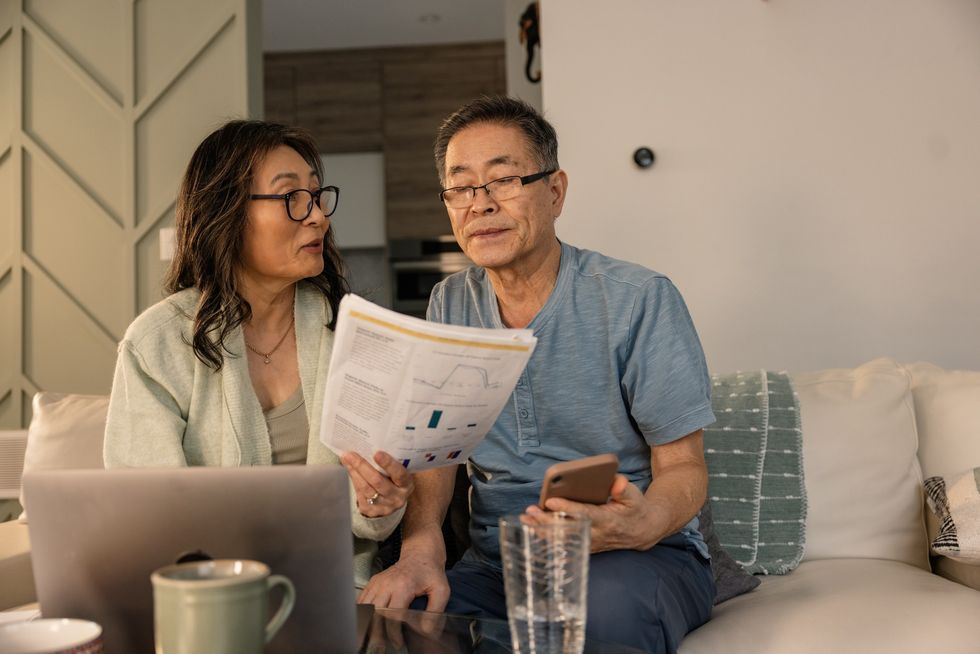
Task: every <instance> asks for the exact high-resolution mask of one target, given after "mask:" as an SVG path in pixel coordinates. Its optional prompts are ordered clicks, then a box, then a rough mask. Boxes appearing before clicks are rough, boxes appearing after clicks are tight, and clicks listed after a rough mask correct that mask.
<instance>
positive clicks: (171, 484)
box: [23, 466, 357, 652]
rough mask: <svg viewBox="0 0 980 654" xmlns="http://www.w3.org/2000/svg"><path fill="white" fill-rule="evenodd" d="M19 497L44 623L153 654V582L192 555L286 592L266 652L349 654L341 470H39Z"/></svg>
mask: <svg viewBox="0 0 980 654" xmlns="http://www.w3.org/2000/svg"><path fill="white" fill-rule="evenodd" d="M23 486H24V493H25V497H26V503H27V504H28V505H29V506H30V507H31V512H30V516H29V522H28V529H29V531H30V538H31V559H32V565H33V568H34V581H35V586H36V588H37V595H38V601H39V602H40V606H41V613H42V615H43V616H44V617H65V618H84V619H88V620H94V621H96V622H98V623H100V624H101V625H102V627H103V637H104V639H105V641H106V647H107V651H110V652H141V651H142V652H151V651H153V588H152V585H151V583H150V573H152V572H153V570H155V569H157V568H160V567H163V566H165V565H169V564H172V563H174V562H176V561H177V559H179V558H180V557H181V556H183V555H185V554H188V553H191V552H203V553H205V554H206V555H208V556H209V557H211V558H215V559H226V558H242V559H253V560H257V561H261V562H263V563H265V564H266V565H268V566H269V568H270V569H271V571H272V573H273V574H282V575H285V576H286V577H288V578H289V579H290V580H291V581H292V582H293V584H294V585H295V587H296V604H295V607H294V609H293V612H292V614H291V615H290V617H289V619H288V620H287V621H286V624H285V626H284V627H283V629H282V630H281V631H280V632H279V634H278V635H277V636H276V637H275V638H274V639H273V641H272V642H271V643H270V644H269V647H268V650H267V651H269V652H294V651H302V652H354V651H356V650H357V643H356V617H355V605H354V578H353V542H352V537H351V527H350V504H349V496H348V493H349V490H348V486H349V483H348V478H347V473H346V471H345V470H344V469H343V468H342V467H339V466H261V467H252V468H203V467H199V468H166V469H164V468H142V469H114V470H60V471H43V472H40V471H39V472H34V473H29V474H27V475H25V476H24V480H23ZM278 603H279V597H278V596H273V597H272V598H271V601H270V604H271V606H273V607H276V606H278Z"/></svg>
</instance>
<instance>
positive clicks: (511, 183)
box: [439, 170, 555, 209]
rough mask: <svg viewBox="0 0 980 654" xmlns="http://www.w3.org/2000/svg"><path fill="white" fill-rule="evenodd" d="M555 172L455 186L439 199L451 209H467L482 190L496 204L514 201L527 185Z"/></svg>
mask: <svg viewBox="0 0 980 654" xmlns="http://www.w3.org/2000/svg"><path fill="white" fill-rule="evenodd" d="M553 172H555V171H554V170H545V171H544V172H540V173H534V174H533V175H525V176H524V177H520V176H518V175H512V176H510V177H501V178H500V179H495V180H493V181H492V182H487V183H486V184H484V185H483V186H454V187H452V188H446V189H443V190H442V191H441V192H440V193H439V199H440V200H442V201H443V202H445V203H446V206H447V207H449V208H450V209H465V208H466V207H469V206H471V205H472V204H473V200H474V199H475V198H476V191H477V189H481V188H482V189H484V190H485V191H486V192H487V195H489V196H490V197H491V198H493V200H494V202H500V201H502V200H512V199H514V198H516V197H517V196H518V195H520V194H521V191H523V190H524V187H525V186H526V185H528V184H530V183H532V182H536V181H538V180H539V179H544V178H545V177H547V176H548V175H550V174H551V173H553Z"/></svg>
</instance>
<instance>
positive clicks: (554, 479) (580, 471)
mask: <svg viewBox="0 0 980 654" xmlns="http://www.w3.org/2000/svg"><path fill="white" fill-rule="evenodd" d="M617 470H619V458H618V457H617V456H616V455H615V454H598V455H596V456H589V457H585V458H584V459H576V460H575V461H564V462H562V463H556V464H554V465H553V466H551V467H549V468H548V469H547V470H546V471H545V473H544V485H543V486H542V487H541V499H540V501H539V502H538V506H540V507H541V508H542V509H543V508H544V503H545V500H547V499H548V498H549V497H563V498H565V499H568V500H572V501H573V502H584V503H587V504H605V503H606V502H607V501H609V491H610V489H612V485H613V481H614V480H615V478H616V471H617Z"/></svg>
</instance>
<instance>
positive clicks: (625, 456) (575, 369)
mask: <svg viewBox="0 0 980 654" xmlns="http://www.w3.org/2000/svg"><path fill="white" fill-rule="evenodd" d="M435 157H436V165H437V169H438V171H439V175H440V179H441V181H442V185H443V187H444V189H445V190H443V192H442V194H441V197H442V199H443V201H444V203H445V204H446V207H447V209H448V212H449V218H450V221H451V222H452V227H453V233H454V234H455V236H456V239H457V240H458V241H459V244H460V246H461V247H462V248H463V251H464V252H465V253H466V254H467V255H468V256H469V257H470V259H472V260H473V262H474V263H475V264H477V267H474V268H470V269H469V270H467V271H464V272H461V273H457V274H455V275H453V276H451V277H449V278H448V279H446V280H444V281H443V282H442V283H440V284H439V285H438V286H436V288H435V289H434V290H433V292H432V297H431V300H430V303H429V310H428V317H429V319H430V320H434V321H438V322H445V323H452V324H459V325H472V326H479V327H494V328H503V327H526V328H529V329H532V330H533V331H534V333H535V335H536V336H537V337H538V345H537V348H536V349H535V351H534V354H533V356H532V357H531V360H530V361H529V363H528V365H527V368H526V369H525V371H524V373H523V374H522V375H521V378H520V380H519V381H518V383H517V387H516V388H515V390H514V393H513V396H512V399H511V402H509V403H508V405H507V407H506V408H505V409H504V411H503V412H502V413H501V415H500V417H499V418H498V419H497V422H496V424H495V425H494V427H493V428H492V429H491V431H490V433H489V434H488V435H487V437H486V439H485V440H484V441H483V442H482V443H481V444H480V446H479V447H478V448H477V450H476V451H475V452H474V454H473V456H472V457H471V459H470V461H469V466H468V472H469V476H470V480H471V482H472V494H471V500H470V501H471V521H470V535H471V540H472V547H471V548H470V549H469V550H468V551H467V552H466V553H465V554H464V556H463V559H462V560H461V561H460V562H459V563H457V564H456V565H455V566H454V567H453V568H452V570H450V571H449V572H448V575H447V573H446V572H445V571H444V565H445V560H446V554H445V544H444V542H443V539H442V534H441V531H440V525H441V523H442V520H443V516H444V514H445V510H446V506H447V504H448V502H449V500H450V498H451V495H452V492H453V480H454V474H455V472H454V470H453V469H452V468H440V469H437V470H433V471H429V472H424V473H420V474H418V475H416V490H415V494H414V496H413V497H412V498H411V500H410V502H409V505H408V509H407V511H406V514H405V520H404V523H403V525H404V529H403V543H402V550H401V559H400V560H399V562H398V563H397V564H395V565H394V566H392V567H391V568H389V569H388V570H386V571H385V572H382V573H380V574H378V575H376V576H375V577H373V578H372V579H371V581H370V583H369V584H368V585H367V587H366V588H365V589H364V591H363V592H362V594H361V596H360V601H362V602H368V603H373V604H376V605H379V606H392V607H405V606H408V605H409V604H410V603H412V602H413V600H414V599H415V598H416V597H421V596H425V597H424V598H422V599H424V600H427V608H428V609H429V610H435V611H439V610H445V611H447V612H449V613H460V614H469V615H483V616H491V617H497V618H503V617H505V616H506V607H505V601H504V589H503V580H502V574H501V567H500V552H499V543H498V540H497V539H498V529H497V520H498V518H499V517H500V516H501V515H505V514H511V513H518V512H521V511H524V510H525V509H527V511H528V512H535V511H538V510H539V509H537V508H535V507H530V506H529V505H533V504H534V503H535V501H536V500H537V496H538V493H539V492H540V489H541V482H542V478H543V475H544V471H545V469H546V468H547V467H548V466H549V465H551V464H552V463H554V462H556V461H567V460H572V459H576V458H580V457H583V456H590V455H593V454H599V453H603V452H615V453H616V454H617V455H618V456H619V459H620V470H619V472H620V473H621V474H619V475H617V477H616V481H615V483H614V484H613V487H612V493H611V495H612V497H611V499H610V500H609V502H608V503H607V504H605V505H601V506H593V505H586V504H578V503H575V502H571V501H568V500H564V499H559V498H553V499H550V500H548V503H547V509H548V510H551V511H566V512H569V513H576V514H585V515H587V516H589V517H590V518H591V519H592V552H593V555H592V557H591V559H590V563H589V601H588V617H587V625H586V634H587V636H588V637H590V638H597V639H600V640H605V641H613V642H620V643H625V644H628V645H631V646H634V647H638V648H641V649H644V650H648V651H656V652H673V651H674V650H675V649H676V648H677V646H678V644H679V642H680V640H681V639H682V638H683V636H684V634H686V633H687V632H688V631H690V630H691V629H693V628H695V627H697V626H699V625H701V624H703V623H704V622H705V621H707V620H708V618H709V616H710V612H711V605H712V600H713V597H714V590H715V589H714V582H713V579H712V576H711V570H710V566H709V563H708V555H707V548H706V547H705V545H704V542H703V540H702V539H701V536H700V534H699V532H698V531H697V520H696V518H695V515H696V513H697V512H698V510H699V509H700V507H701V505H702V504H703V502H704V499H705V494H706V489H707V471H706V469H705V464H704V453H703V445H702V429H703V427H705V426H706V425H708V424H711V423H712V422H713V421H714V415H713V414H712V412H711V403H710V382H709V377H708V374H707V369H706V366H705V361H704V355H703V352H702V350H701V345H700V342H699V340H698V337H697V334H696V332H695V330H694V326H693V324H692V323H691V319H690V316H689V315H688V312H687V308H686V306H685V305H684V301H683V300H682V299H681V296H680V294H679V293H678V292H677V290H676V288H675V287H674V286H673V284H671V282H670V280H668V279H667V278H666V277H664V276H663V275H660V274H658V273H655V272H653V271H650V270H647V269H645V268H642V267H640V266H637V265H635V264H630V263H626V262H623V261H617V260H615V259H611V258H609V257H605V256H603V255H601V254H598V253H596V252H590V251H588V250H580V249H577V248H575V247H572V246H570V245H568V244H565V243H562V242H560V241H559V240H558V239H557V237H556V234H555V220H556V219H557V218H558V216H559V215H560V214H561V210H562V205H563V203H564V200H565V194H566V190H567V188H568V177H567V175H566V174H565V172H564V171H563V170H561V169H560V168H559V166H558V143H557V136H556V134H555V131H554V129H553V128H552V127H551V125H550V124H548V123H547V121H545V120H544V118H542V117H541V116H540V115H539V114H538V113H537V112H536V111H535V110H534V109H533V108H531V107H530V106H528V105H526V104H524V103H522V102H520V101H518V100H513V99H509V98H504V97H491V98H486V97H485V98H481V99H479V100H476V101H474V102H472V103H470V104H468V105H466V106H464V107H462V108H461V109H460V110H458V111H457V112H456V113H454V114H453V115H452V116H450V117H449V118H448V119H446V121H445V122H444V123H443V125H442V127H441V128H440V130H439V134H438V137H437V139H436V144H435ZM595 190H596V191H598V189H595ZM598 219H601V217H598ZM651 479H652V481H651ZM447 602H448V604H447ZM415 606H420V603H419V602H416V604H415ZM421 606H425V603H424V602H422V603H421Z"/></svg>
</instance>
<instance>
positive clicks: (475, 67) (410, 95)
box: [384, 49, 505, 238]
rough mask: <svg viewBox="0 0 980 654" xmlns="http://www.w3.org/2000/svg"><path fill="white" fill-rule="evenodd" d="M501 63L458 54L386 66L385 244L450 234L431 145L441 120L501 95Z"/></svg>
mask: <svg viewBox="0 0 980 654" xmlns="http://www.w3.org/2000/svg"><path fill="white" fill-rule="evenodd" d="M501 59H502V57H490V56H484V57H471V56H460V53H459V52H458V51H457V49H451V50H447V51H444V56H432V57H428V58H425V59H422V60H418V61H410V62H390V63H386V64H385V68H384V75H385V122H384V135H385V155H386V156H385V163H386V166H385V177H386V179H387V222H388V237H389V238H418V237H430V236H438V235H440V234H446V233H449V231H450V228H449V219H448V217H447V215H446V209H445V207H444V206H443V205H442V203H440V202H439V199H438V197H437V194H438V192H439V188H440V187H439V179H438V175H437V172H436V169H435V163H434V161H433V157H432V143H433V141H434V140H435V135H436V130H437V129H438V128H439V125H440V124H441V123H442V121H443V119H445V117H446V116H448V115H449V114H450V113H452V112H453V111H455V110H456V109H458V108H459V107H460V105H462V104H463V103H465V102H467V101H469V100H472V99H473V98H475V97H478V96H480V95H483V94H492V93H503V92H504V91H505V89H504V88H503V85H501V84H499V82H498V79H499V77H498V74H497V71H498V68H499V61H500V60H501Z"/></svg>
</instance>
